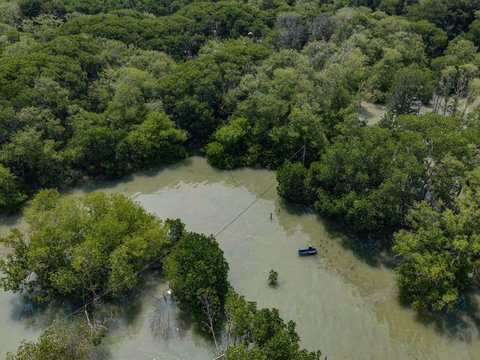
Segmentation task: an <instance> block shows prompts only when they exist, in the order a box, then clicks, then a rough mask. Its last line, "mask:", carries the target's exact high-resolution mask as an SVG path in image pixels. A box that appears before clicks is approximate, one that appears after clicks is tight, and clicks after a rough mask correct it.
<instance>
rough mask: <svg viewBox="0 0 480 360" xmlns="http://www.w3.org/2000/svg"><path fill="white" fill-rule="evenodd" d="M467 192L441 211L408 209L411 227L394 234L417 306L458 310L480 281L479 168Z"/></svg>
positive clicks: (408, 297)
mask: <svg viewBox="0 0 480 360" xmlns="http://www.w3.org/2000/svg"><path fill="white" fill-rule="evenodd" d="M469 183H470V186H469V187H468V188H467V189H466V190H465V193H464V194H465V196H464V197H459V198H457V199H456V201H455V204H454V207H453V209H446V210H444V211H442V212H439V211H436V210H434V209H432V208H431V207H430V206H429V205H428V204H426V203H420V204H419V205H418V206H416V207H415V208H414V209H412V211H411V212H410V214H409V218H408V220H409V223H410V224H411V226H412V230H410V231H409V230H401V231H399V232H397V233H396V234H395V240H396V244H395V246H394V250H395V251H396V252H397V253H398V254H399V255H401V256H403V258H404V261H403V262H402V264H401V266H400V267H399V268H398V273H399V279H398V285H399V288H400V295H401V297H402V299H403V300H404V301H406V302H407V303H409V304H411V305H412V306H413V307H414V308H416V309H428V310H434V311H444V310H453V309H454V308H455V304H456V301H457V300H458V298H459V296H460V294H461V292H462V291H464V290H465V289H467V288H468V287H469V286H470V285H471V284H472V283H473V282H476V281H478V275H477V274H478V266H479V265H480V263H479V262H478V258H479V254H480V223H479V220H478V219H479V218H480V217H479V216H480V202H479V191H480V186H479V171H478V168H477V170H476V172H475V173H473V174H472V175H471V176H470V178H469Z"/></svg>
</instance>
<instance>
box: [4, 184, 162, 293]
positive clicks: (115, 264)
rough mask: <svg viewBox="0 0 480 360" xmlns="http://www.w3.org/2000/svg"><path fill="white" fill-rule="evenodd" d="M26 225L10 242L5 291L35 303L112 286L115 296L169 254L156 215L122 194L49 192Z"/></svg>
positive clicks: (35, 205) (37, 199)
mask: <svg viewBox="0 0 480 360" xmlns="http://www.w3.org/2000/svg"><path fill="white" fill-rule="evenodd" d="M25 221H26V223H27V224H28V226H29V227H28V231H27V232H25V233H21V232H20V231H19V230H13V231H12V233H11V234H10V235H9V236H8V237H7V238H5V239H3V241H4V243H5V244H6V245H7V246H9V247H11V248H12V250H13V252H12V253H11V254H9V255H7V257H6V258H4V259H2V261H1V263H0V268H1V270H2V274H3V276H2V278H1V285H2V287H3V289H4V290H11V291H15V292H18V291H20V292H25V293H27V294H29V295H30V296H31V297H32V298H33V299H34V300H36V301H47V300H49V299H50V298H51V297H52V296H57V295H62V296H69V297H73V298H79V299H89V298H91V297H95V296H98V295H100V294H102V293H104V292H105V291H106V290H107V289H108V290H109V296H110V297H112V298H117V297H119V296H121V295H122V294H125V293H126V292H128V291H130V290H131V289H133V288H134V287H135V285H136V284H137V281H138V275H137V271H138V270H140V269H142V268H143V267H144V266H145V264H148V263H150V262H153V261H155V260H156V259H158V257H159V256H160V255H161V254H163V252H164V251H165V248H166V247H167V246H168V245H169V243H170V241H169V238H168V236H167V230H166V228H165V226H164V225H163V224H162V223H161V221H160V220H158V219H157V218H156V217H155V216H153V215H149V214H147V213H146V212H145V211H144V210H143V209H142V208H141V207H140V206H138V205H136V204H135V203H133V202H132V201H131V200H129V199H128V198H126V197H124V196H122V195H109V196H107V195H105V194H103V193H92V194H89V195H85V196H83V197H81V198H74V197H62V196H60V195H59V194H58V193H57V192H56V191H53V190H43V191H41V192H39V193H38V194H37V195H36V196H35V198H34V199H33V200H32V202H31V204H30V205H29V207H28V208H27V209H26V210H25Z"/></svg>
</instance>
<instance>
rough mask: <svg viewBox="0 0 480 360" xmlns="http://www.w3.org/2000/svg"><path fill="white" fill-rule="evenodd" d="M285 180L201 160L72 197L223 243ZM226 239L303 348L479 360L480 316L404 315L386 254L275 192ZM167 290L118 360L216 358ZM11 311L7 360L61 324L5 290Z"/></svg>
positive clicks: (121, 334) (113, 334) (129, 319)
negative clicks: (106, 199)
mask: <svg viewBox="0 0 480 360" xmlns="http://www.w3.org/2000/svg"><path fill="white" fill-rule="evenodd" d="M274 182H275V177H274V174H273V173H272V172H269V171H266V170H252V169H243V170H236V171H230V172H227V171H217V170H215V169H213V168H211V167H210V166H209V165H208V164H207V163H206V161H205V160H204V159H202V158H199V157H193V158H190V159H188V160H186V161H185V162H183V163H181V164H179V165H175V166H173V167H170V168H168V169H157V170H153V171H150V172H148V173H142V174H138V175H135V176H131V177H128V178H125V179H124V180H122V181H117V182H103V183H99V182H96V183H89V184H87V185H85V186H83V187H79V188H77V189H74V190H73V191H71V193H74V194H81V193H83V192H87V191H94V190H102V191H107V192H121V193H124V194H127V195H129V196H131V197H132V198H134V199H135V200H136V201H137V202H139V203H140V204H141V205H142V206H144V207H145V208H146V209H147V210H148V211H150V212H152V213H155V214H157V215H159V216H160V217H162V218H167V217H169V218H174V217H180V218H182V220H183V221H184V222H185V223H186V224H187V227H188V229H189V230H192V231H197V232H203V233H206V234H217V233H219V232H220V231H222V229H223V228H224V227H225V225H227V224H228V223H230V222H231V220H232V219H234V218H235V217H236V216H237V215H238V214H239V213H240V212H241V211H243V210H244V209H245V208H247V207H248V206H249V205H250V204H252V202H254V201H255V200H256V199H257V196H258V194H261V193H263V192H264V191H265V190H266V189H267V188H268V187H269V186H271V185H272V184H274ZM270 214H272V215H273V216H272V220H270ZM7 220H8V219H5V221H7ZM10 222H12V223H13V222H15V219H11V220H10ZM8 225H9V224H5V226H4V227H3V228H0V231H5V229H6V227H7V226H8ZM217 240H218V242H219V243H220V246H221V248H222V249H223V250H224V252H225V256H226V258H227V260H228V263H229V265H230V281H231V282H232V284H233V286H234V287H235V288H236V290H237V291H238V292H239V293H241V294H243V295H245V296H246V297H247V298H248V299H251V300H254V301H256V302H257V303H258V305H259V306H261V307H266V306H268V307H271V306H273V307H277V308H279V309H280V313H281V315H282V316H283V317H284V318H285V319H292V320H294V321H296V322H297V325H298V328H297V330H298V332H299V334H300V336H301V338H302V345H303V346H305V347H307V348H308V349H310V350H316V349H321V350H322V352H323V353H324V354H325V355H327V356H328V359H359V360H360V359H361V360H363V359H478V356H479V355H478V354H480V337H479V333H478V329H477V326H476V325H475V322H474V321H475V320H473V319H474V318H475V317H476V316H477V318H480V316H478V315H480V314H478V311H477V310H475V309H473V308H472V307H470V308H468V312H467V313H465V314H463V316H461V317H460V319H459V318H457V317H456V318H455V319H448V320H445V319H442V320H435V321H433V320H429V319H425V318H420V317H419V316H418V315H416V313H415V312H413V311H411V310H408V309H406V308H403V307H402V306H401V305H399V303H398V301H397V290H396V286H395V275H394V273H393V271H392V270H391V269H389V268H387V267H385V266H384V265H381V261H376V260H377V254H376V251H372V250H370V249H358V248H355V249H354V250H352V247H351V246H350V245H349V244H350V243H351V242H352V239H351V238H349V237H347V236H346V235H345V233H344V232H342V229H341V228H340V229H339V226H338V225H337V226H332V225H328V223H327V222H325V221H323V220H322V219H319V218H318V217H316V216H315V215H313V214H311V213H309V212H308V211H305V210H304V209H299V208H292V207H288V206H286V205H285V204H283V203H282V202H281V201H280V200H279V199H278V197H277V195H276V191H275V186H273V187H272V188H271V189H270V190H269V191H268V192H266V193H265V195H264V196H262V197H261V198H260V199H259V200H258V201H256V203H255V204H254V205H253V206H251V207H250V208H249V210H248V211H246V212H245V213H244V214H243V215H242V216H241V217H240V218H239V219H238V220H237V221H235V222H234V223H233V224H232V225H231V226H229V227H228V228H227V229H225V230H224V231H223V232H221V234H220V235H219V236H218V237H217ZM308 244H314V245H316V246H317V247H318V248H319V250H320V254H319V255H318V256H316V257H309V258H299V257H298V256H297V255H296V250H297V249H298V248H300V247H304V246H306V245H308ZM370 244H371V245H373V244H372V242H370ZM0 251H2V249H0ZM270 269H275V270H276V271H277V272H278V275H279V286H278V287H277V288H271V287H269V286H268V285H267V277H268V272H269V270H270ZM167 290H168V284H167V283H166V282H165V281H164V280H161V279H160V280H159V278H158V277H150V278H149V279H148V280H147V284H146V285H145V286H144V289H143V290H142V291H141V292H139V293H138V294H137V296H136V300H132V301H131V302H129V303H130V306H129V308H128V309H127V312H126V315H124V316H122V317H121V318H120V319H118V321H117V322H116V325H115V327H114V328H113V329H112V330H111V331H110V333H109V335H108V336H107V338H106V339H105V341H104V344H105V347H106V348H107V350H108V352H109V353H110V355H111V357H112V358H114V359H125V360H127V359H132V358H135V359H157V360H160V359H212V358H213V357H214V355H213V352H212V346H211V344H210V343H209V342H208V340H206V339H204V338H203V337H202V336H201V335H199V334H198V333H197V332H196V331H195V329H193V328H192V327H191V326H189V324H188V320H186V319H183V318H182V316H180V314H179V311H178V309H177V308H176V306H175V305H174V304H173V303H172V302H171V300H170V298H169V297H168V296H166V297H165V294H166V291H167ZM0 310H1V311H0V322H1V324H2V326H1V327H0V349H1V352H0V355H3V353H5V352H6V351H8V350H13V349H15V348H16V346H18V344H19V343H20V339H21V338H24V337H25V338H30V339H32V338H35V337H36V336H38V333H39V331H40V330H41V328H42V326H45V324H48V323H49V321H51V319H52V318H53V317H54V314H55V311H54V310H51V309H49V308H47V309H45V310H43V311H40V312H38V311H33V312H32V311H30V313H29V312H28V311H27V312H25V311H24V310H25V309H24V306H23V304H22V302H21V299H20V298H19V297H18V296H14V295H11V294H7V293H3V292H1V293H0ZM27 310H28V308H27ZM477 323H478V322H477Z"/></svg>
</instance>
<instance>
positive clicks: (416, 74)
mask: <svg viewBox="0 0 480 360" xmlns="http://www.w3.org/2000/svg"><path fill="white" fill-rule="evenodd" d="M432 95H433V83H432V81H431V78H430V73H429V72H428V71H426V70H422V69H420V68H418V67H416V66H411V67H406V68H404V69H402V70H400V71H399V72H397V74H396V75H395V78H394V80H393V84H392V87H391V88H390V91H389V94H388V97H389V101H388V107H389V109H390V111H392V112H394V113H395V114H398V115H402V114H408V113H418V112H419V111H420V107H421V106H422V105H425V104H428V103H429V102H430V99H431V98H432Z"/></svg>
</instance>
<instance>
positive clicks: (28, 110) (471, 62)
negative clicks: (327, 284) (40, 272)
mask: <svg viewBox="0 0 480 360" xmlns="http://www.w3.org/2000/svg"><path fill="white" fill-rule="evenodd" d="M479 39H480V1H479V0H408V1H405V0H372V1H370V0H323V1H311V0H304V1H295V0H251V1H242V0H227V1H152V0H136V1H110V0H109V1H98V0H81V1H75V0H55V1H52V0H17V1H10V0H0V184H1V187H0V211H2V212H13V211H16V210H18V208H19V207H20V206H21V204H22V203H23V202H24V201H25V200H26V199H28V198H29V197H31V196H32V195H33V194H35V193H36V192H37V191H39V190H40V189H43V188H59V187H62V186H65V185H69V184H72V183H74V182H76V181H78V180H80V179H82V178H84V177H115V176H120V175H122V174H125V173H127V172H131V171H135V170H137V169H141V168H144V167H148V166H151V165H153V164H158V163H169V162H173V161H177V160H179V159H182V158H184V157H186V156H187V155H188V153H189V152H190V151H192V150H201V151H203V152H204V154H205V155H206V157H207V159H208V161H209V162H210V163H211V164H212V165H214V166H216V167H220V168H226V169H230V168H234V167H238V166H256V165H261V166H264V167H268V168H272V169H280V170H279V172H278V181H279V187H278V191H279V193H280V195H282V196H283V197H284V198H286V199H288V200H291V201H295V202H299V203H302V204H306V205H309V206H312V207H313V209H315V211H317V212H319V213H321V214H323V215H327V216H331V217H335V218H340V219H342V220H343V221H346V222H347V223H348V224H349V225H350V226H351V227H352V228H353V229H355V230H356V231H359V232H362V233H381V234H382V236H383V237H384V238H385V239H387V240H389V239H391V240H392V242H393V243H394V247H393V249H394V250H395V251H396V252H397V253H398V255H400V258H401V259H402V261H401V266H400V268H399V274H400V277H399V285H400V289H401V291H402V297H403V298H404V299H405V300H406V301H407V302H409V303H411V304H412V305H413V306H415V307H417V308H422V309H430V310H432V309H433V310H445V309H451V308H453V307H454V306H455V303H456V301H457V299H458V297H459V296H460V294H461V293H462V292H463V291H464V290H466V289H468V288H469V286H471V284H474V283H475V282H477V281H478V275H477V274H478V269H477V266H478V261H477V259H478V254H477V252H478V245H477V242H478V226H477V225H478V224H476V223H475V222H472V223H470V225H469V228H468V229H467V228H462V227H455V228H452V227H451V226H450V224H449V222H448V221H447V220H448V219H450V218H451V217H454V218H455V217H458V219H470V217H469V216H470V215H469V212H470V211H473V212H474V213H475V212H476V211H478V202H476V201H475V199H473V200H472V199H471V197H472V195H468V194H477V191H478V190H477V187H478V182H477V181H476V180H475V179H477V178H478V176H477V175H476V174H477V173H478V166H479V153H480V152H479V141H480V140H479V139H480V125H479V122H480V111H479V110H478V108H477V109H476V106H477V105H478V95H479V93H480V81H479V80H478V75H479V67H480V54H479V52H478V46H479V45H480V40H479ZM362 101H367V102H374V103H377V104H381V105H383V106H384V107H385V109H386V110H387V114H386V115H385V116H384V117H383V119H382V120H381V121H380V122H379V123H378V124H371V123H369V122H368V121H366V120H361V119H359V117H358V114H357V113H356V109H357V108H358V107H359V106H360V105H361V104H362ZM302 150H303V151H302ZM286 160H288V161H287V162H286ZM429 211H431V212H432V214H430V213H429ZM425 217H426V218H432V221H433V222H434V224H437V225H435V226H433V225H428V222H426V221H420V220H415V219H418V218H425ZM434 231H436V232H437V233H434ZM393 233H396V234H395V235H394V236H392V235H393ZM426 233H429V234H430V235H429V236H432V237H433V238H434V239H435V241H433V240H432V242H433V243H435V244H436V250H435V251H434V250H433V248H432V247H431V246H430V245H428V246H427V245H425V246H423V245H422V243H424V242H425V241H426V239H428V237H427V236H426V235H425V234H426ZM19 241H20V240H19ZM427 243H428V244H430V243H431V241H428V242H427ZM432 246H433V245H432ZM459 251H460V252H459ZM450 256H451V257H452V258H451V260H449V259H450ZM446 264H447V265H448V266H447V265H446ZM432 269H437V270H436V271H433V270H432ZM432 271H433V272H432ZM427 282H428V283H432V284H440V285H438V286H436V285H435V286H434V287H427V286H422V285H421V284H423V283H427ZM72 291H73V290H72Z"/></svg>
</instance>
